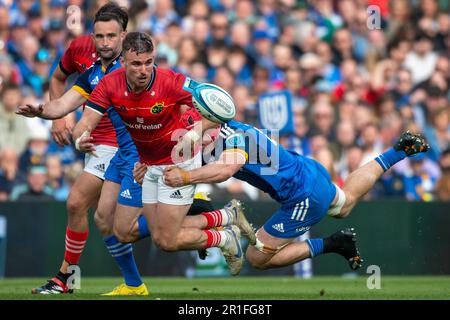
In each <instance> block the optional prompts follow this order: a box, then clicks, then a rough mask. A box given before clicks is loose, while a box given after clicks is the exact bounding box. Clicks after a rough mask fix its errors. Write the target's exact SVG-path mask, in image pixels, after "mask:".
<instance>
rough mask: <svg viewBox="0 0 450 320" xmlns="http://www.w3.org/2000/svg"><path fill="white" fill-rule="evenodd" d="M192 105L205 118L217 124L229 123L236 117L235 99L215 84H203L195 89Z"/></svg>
mask: <svg viewBox="0 0 450 320" xmlns="http://www.w3.org/2000/svg"><path fill="white" fill-rule="evenodd" d="M192 103H193V104H194V107H195V108H196V109H197V111H198V112H199V113H200V114H201V115H202V116H203V117H205V118H206V119H208V120H210V121H212V122H215V123H224V122H228V121H230V120H232V119H233V118H234V116H235V115H236V106H235V105H234V102H233V98H232V97H231V96H230V95H229V94H228V92H226V91H225V90H223V89H222V88H221V87H219V86H216V85H214V84H210V83H202V84H199V85H198V86H197V87H195V89H194V90H193V92H192Z"/></svg>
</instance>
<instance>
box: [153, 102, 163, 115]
mask: <svg viewBox="0 0 450 320" xmlns="http://www.w3.org/2000/svg"><path fill="white" fill-rule="evenodd" d="M163 109H164V102H157V103H155V104H154V105H153V106H152V107H151V108H150V112H151V113H152V114H157V113H160V112H161V111H163Z"/></svg>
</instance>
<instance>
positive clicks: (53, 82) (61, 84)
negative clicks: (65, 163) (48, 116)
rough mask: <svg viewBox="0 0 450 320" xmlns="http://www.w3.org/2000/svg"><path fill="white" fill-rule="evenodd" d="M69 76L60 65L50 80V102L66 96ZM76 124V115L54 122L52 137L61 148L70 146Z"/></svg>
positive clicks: (71, 114) (70, 114)
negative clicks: (65, 91)
mask: <svg viewBox="0 0 450 320" xmlns="http://www.w3.org/2000/svg"><path fill="white" fill-rule="evenodd" d="M67 78H68V76H67V74H65V73H64V72H63V71H62V70H61V67H60V66H59V65H58V66H57V67H56V69H55V71H54V72H53V74H52V76H51V78H50V90H49V92H50V100H55V99H58V98H60V97H62V96H63V95H64V90H65V87H66V80H67ZM74 123H75V115H74V114H73V113H69V114H68V115H67V116H65V117H64V118H61V119H56V120H53V121H52V129H51V133H52V137H53V139H54V140H55V142H56V143H57V144H59V145H60V146H64V145H69V144H70V137H71V136H72V129H73V124H74Z"/></svg>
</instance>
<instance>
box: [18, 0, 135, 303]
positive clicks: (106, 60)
mask: <svg viewBox="0 0 450 320" xmlns="http://www.w3.org/2000/svg"><path fill="white" fill-rule="evenodd" d="M96 19H98V21H99V24H97V23H96V24H95V25H94V36H93V37H92V36H90V38H91V39H94V41H92V40H91V41H92V42H93V43H95V47H96V48H98V53H99V55H100V59H101V62H102V65H103V66H108V65H109V64H111V63H112V62H113V61H114V60H116V59H117V57H118V56H119V55H120V52H121V51H122V40H123V38H124V36H125V30H126V26H127V23H128V16H127V13H126V12H125V11H123V10H122V9H121V8H120V7H119V6H117V5H116V4H113V3H110V4H107V5H105V6H103V7H102V8H100V10H99V11H98V12H97V14H96ZM100 25H101V26H100ZM85 45H86V47H85ZM68 52H69V54H68V55H67V56H66V58H64V57H63V59H62V60H61V63H60V65H59V69H60V70H59V71H61V70H65V71H67V69H65V68H68V69H69V70H70V71H73V70H75V71H76V72H81V71H82V70H83V68H85V65H86V64H87V63H89V61H90V60H89V57H91V56H92V54H90V56H88V57H86V56H85V55H89V52H92V50H91V49H90V44H89V41H87V40H86V38H85V37H84V38H81V39H80V40H78V41H77V40H74V42H72V44H71V48H69V50H68ZM69 66H70V67H69ZM87 67H89V66H87ZM59 71H57V72H59ZM67 72H69V71H67ZM105 72H106V67H105ZM52 83H53V84H55V83H56V82H52ZM60 89H61V88H59V87H58V85H56V89H55V90H56V91H57V92H58V93H59V91H58V90H60ZM85 94H86V93H85V92H83V90H82V88H79V87H77V86H74V87H73V88H72V89H71V90H69V91H68V92H66V93H65V94H64V95H62V96H61V97H59V98H58V99H54V100H51V101H50V102H49V103H48V104H47V105H46V106H45V108H46V111H50V112H53V111H55V110H54V109H56V110H57V109H58V108H55V107H60V108H63V107H64V108H66V107H67V108H69V109H70V110H69V111H72V110H73V106H79V105H81V104H82V103H84V102H85V100H86V97H85V96H84V95H85ZM52 109H53V111H52ZM19 110H20V108H19ZM58 111H61V112H62V111H63V110H57V112H58ZM41 112H42V110H41ZM67 112H68V111H65V112H62V113H61V114H67ZM21 114H24V115H26V113H21ZM35 115H36V114H35ZM47 118H52V119H53V118H55V117H51V116H49V115H47ZM101 122H102V126H101V131H100V132H99V134H97V136H96V137H98V136H101V138H100V139H98V138H96V139H95V140H94V143H96V145H97V146H98V149H99V152H98V153H97V154H98V157H94V156H93V155H86V158H85V168H84V172H83V173H82V174H81V175H80V176H78V178H77V180H76V181H75V183H74V185H73V186H72V189H71V191H70V194H69V198H68V200H67V213H68V225H67V229H66V247H65V254H64V260H63V262H62V264H61V268H60V270H59V273H58V274H57V276H56V277H54V278H53V279H51V280H50V281H49V282H48V283H47V284H45V285H43V286H41V287H39V288H34V289H33V290H32V292H33V293H45V294H57V293H66V292H67V291H68V290H69V289H68V287H67V286H66V281H67V278H68V277H69V275H70V274H68V273H67V269H68V267H69V265H71V264H78V260H79V258H80V256H81V254H82V252H83V249H84V246H85V244H86V240H87V237H88V231H89V224H88V209H89V208H95V207H96V206H97V202H98V198H99V196H100V191H101V188H102V184H103V179H104V173H105V171H106V169H107V166H108V164H109V161H110V160H111V158H112V157H113V156H114V154H115V153H116V150H117V147H116V146H117V141H116V136H115V131H114V128H113V126H112V124H111V122H110V120H109V119H108V117H107V115H106V116H105V117H104V118H103V119H102V121H101ZM56 139H57V138H56Z"/></svg>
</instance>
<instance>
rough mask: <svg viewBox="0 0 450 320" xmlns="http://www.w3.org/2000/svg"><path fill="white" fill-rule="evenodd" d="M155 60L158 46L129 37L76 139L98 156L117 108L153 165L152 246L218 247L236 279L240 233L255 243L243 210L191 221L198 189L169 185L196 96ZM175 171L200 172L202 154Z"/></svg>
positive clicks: (144, 159) (147, 183) (147, 182)
mask: <svg viewBox="0 0 450 320" xmlns="http://www.w3.org/2000/svg"><path fill="white" fill-rule="evenodd" d="M154 54H155V52H154V46H153V41H152V39H151V38H150V37H149V36H148V35H146V34H145V33H141V32H131V33H129V34H128V35H127V36H126V37H125V40H124V42H123V56H122V60H121V63H122V65H123V66H124V68H121V69H118V70H115V71H114V72H112V73H110V74H108V75H106V76H105V77H103V78H102V79H101V80H100V82H99V83H98V85H97V87H96V88H95V89H94V91H93V92H92V94H91V95H90V98H89V101H88V102H87V105H86V110H85V112H84V113H83V117H82V118H81V120H80V121H79V122H78V124H77V125H76V127H75V129H74V131H73V139H74V141H78V142H79V145H80V146H81V145H82V146H83V148H82V149H81V151H84V152H97V148H96V146H95V144H94V143H88V142H90V141H92V140H93V137H91V136H90V132H91V129H92V128H95V127H96V126H97V124H98V123H99V122H100V120H101V119H102V117H103V115H104V114H105V112H106V111H107V109H108V108H109V107H110V106H111V107H112V108H114V110H115V111H116V112H117V113H118V114H119V116H120V117H121V119H122V121H123V123H124V124H125V126H126V127H127V129H128V132H129V133H130V135H131V137H132V139H133V141H134V144H135V145H136V148H137V151H138V153H139V157H140V162H141V163H143V164H145V165H147V166H148V171H147V174H146V176H145V178H144V182H143V184H142V202H143V204H144V210H143V213H144V215H145V216H146V218H147V222H148V224H149V227H150V231H151V235H152V239H153V240H154V241H155V243H156V244H157V245H158V246H159V247H161V248H162V249H163V250H166V251H176V250H189V249H203V248H208V247H219V248H221V249H222V252H223V253H224V256H225V258H226V259H227V262H228V264H229V267H230V272H231V273H232V274H233V275H235V274H237V273H239V271H240V269H241V266H242V263H243V255H242V249H241V246H240V243H239V238H240V233H241V231H242V232H243V233H244V234H245V235H247V236H253V237H254V233H253V229H252V227H251V226H250V224H249V223H248V221H247V220H246V218H245V216H244V214H243V211H242V208H241V206H240V204H239V203H238V202H237V201H232V202H231V203H230V204H229V205H228V206H226V207H225V208H224V209H221V210H215V211H212V212H206V213H203V214H201V215H198V216H186V214H187V212H188V209H189V207H190V205H191V204H192V202H193V196H194V190H195V187H194V186H193V185H187V186H184V187H182V188H172V187H169V186H167V185H166V184H165V182H164V180H163V171H164V169H165V168H166V167H167V166H172V165H174V164H175V163H174V157H173V156H172V155H173V152H172V151H173V148H174V146H175V145H176V143H177V139H174V138H173V135H174V134H176V132H177V130H180V129H185V126H184V125H183V123H182V122H181V121H180V116H181V114H182V112H183V110H184V109H185V108H186V107H187V108H189V107H192V94H191V92H190V91H188V90H187V86H188V84H189V82H190V79H187V78H186V77H185V76H184V75H182V74H179V73H175V72H173V71H171V70H165V69H160V68H158V67H156V66H155V65H154ZM205 128H208V127H207V126H206V127H205ZM176 165H177V166H178V167H180V168H185V169H186V170H190V169H194V168H198V167H199V166H200V165H201V154H200V153H198V154H197V155H196V156H195V157H194V158H192V159H189V160H186V161H184V162H181V163H176ZM216 226H225V228H224V229H223V230H221V231H217V230H214V229H213V228H214V227H216Z"/></svg>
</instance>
